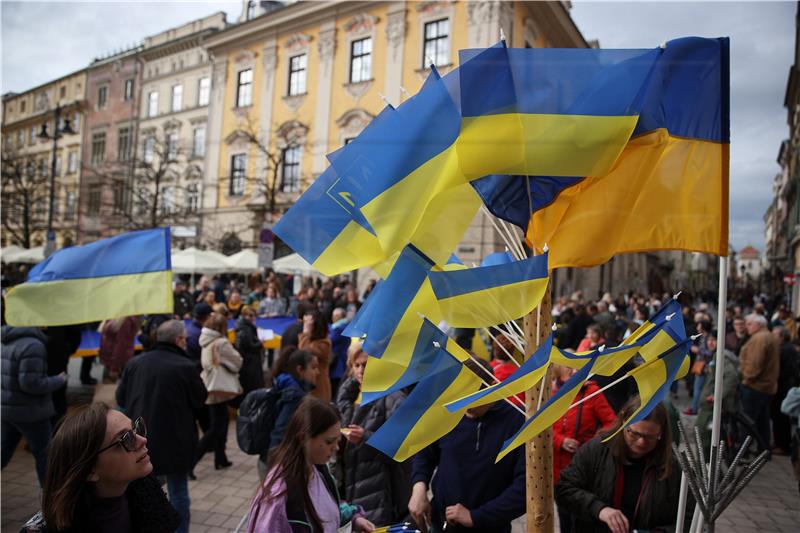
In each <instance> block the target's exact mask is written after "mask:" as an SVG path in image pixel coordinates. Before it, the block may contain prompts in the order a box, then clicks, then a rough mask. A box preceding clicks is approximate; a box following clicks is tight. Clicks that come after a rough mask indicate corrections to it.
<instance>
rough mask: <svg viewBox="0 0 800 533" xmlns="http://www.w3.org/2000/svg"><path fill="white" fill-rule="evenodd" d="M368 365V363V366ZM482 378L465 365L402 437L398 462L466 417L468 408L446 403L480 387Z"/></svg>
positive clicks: (398, 451)
mask: <svg viewBox="0 0 800 533" xmlns="http://www.w3.org/2000/svg"><path fill="white" fill-rule="evenodd" d="M367 366H369V365H367ZM480 385H481V380H480V378H479V377H478V376H476V375H475V374H474V373H473V372H472V371H471V370H470V369H469V368H467V367H466V366H464V367H462V368H461V371H460V372H459V373H458V375H457V376H456V378H455V379H454V380H453V382H452V383H451V384H450V386H449V387H447V389H445V391H444V392H443V393H442V395H441V396H439V398H438V399H437V400H436V401H435V402H434V404H433V405H432V406H431V407H430V408H429V409H428V410H427V411H425V413H424V414H423V415H422V416H421V417H420V419H419V422H417V423H416V425H415V426H414V428H413V430H412V431H411V433H409V434H408V436H407V437H406V438H405V440H403V442H402V444H400V446H399V448H398V449H397V453H396V454H395V455H394V460H395V461H399V462H402V461H405V460H406V459H408V458H409V457H411V456H412V455H414V454H415V453H417V452H419V451H420V450H422V449H423V448H425V447H426V446H428V445H429V444H431V443H432V442H434V441H436V440H437V439H439V438H441V437H442V436H444V435H446V434H447V433H449V432H450V431H451V430H452V429H453V428H454V427H456V425H457V424H458V422H459V420H461V418H462V417H463V416H464V413H465V412H466V408H464V409H461V410H459V411H456V412H455V413H451V412H449V411H448V410H447V409H446V408H445V404H447V403H449V402H452V401H454V400H457V399H458V398H461V397H462V396H466V395H467V394H470V393H472V392H475V391H476V390H478V388H479V387H480Z"/></svg>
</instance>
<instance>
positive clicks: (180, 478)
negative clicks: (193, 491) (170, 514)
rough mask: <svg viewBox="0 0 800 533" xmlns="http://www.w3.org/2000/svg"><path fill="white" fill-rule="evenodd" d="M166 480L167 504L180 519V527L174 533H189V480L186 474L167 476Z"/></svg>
mask: <svg viewBox="0 0 800 533" xmlns="http://www.w3.org/2000/svg"><path fill="white" fill-rule="evenodd" d="M166 478H167V496H169V502H170V503H171V504H172V506H173V507H174V508H175V510H176V511H178V514H179V515H180V517H181V525H180V526H178V529H176V530H175V533H189V522H190V519H191V514H190V512H189V509H190V507H191V500H190V499H189V478H188V475H187V474H168V475H167V476H166Z"/></svg>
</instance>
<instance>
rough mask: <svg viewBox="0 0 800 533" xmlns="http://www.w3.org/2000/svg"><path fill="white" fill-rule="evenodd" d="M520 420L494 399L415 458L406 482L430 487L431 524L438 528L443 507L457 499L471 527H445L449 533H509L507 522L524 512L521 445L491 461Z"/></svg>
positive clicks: (517, 427)
mask: <svg viewBox="0 0 800 533" xmlns="http://www.w3.org/2000/svg"><path fill="white" fill-rule="evenodd" d="M523 422H524V419H523V417H522V415H520V414H519V413H518V412H517V411H515V410H514V409H512V408H511V407H510V406H509V405H508V404H506V403H505V402H498V403H496V404H495V405H494V406H492V408H491V409H489V411H487V412H486V413H485V414H484V415H483V416H482V417H480V418H469V417H467V416H464V418H462V419H461V421H460V422H459V423H458V425H457V426H456V427H455V429H453V431H451V432H450V433H448V434H447V435H445V436H444V437H442V438H441V439H439V440H438V441H436V442H434V443H433V444H431V445H430V446H428V447H427V448H425V449H424V450H422V451H421V452H419V453H418V454H417V455H415V456H414V459H413V463H412V473H411V483H412V485H413V484H415V483H417V482H418V481H424V482H425V483H427V484H428V485H429V486H430V487H431V489H432V491H433V501H432V502H431V519H432V520H433V524H434V525H436V526H439V527H441V525H442V524H443V523H444V522H445V519H444V510H445V508H446V507H448V506H450V505H455V504H457V503H460V504H461V505H463V506H464V507H466V508H467V509H469V510H470V514H471V516H472V522H473V525H474V528H472V529H466V528H461V527H460V526H454V525H448V527H447V532H448V533H450V532H451V531H464V532H467V531H468V532H470V533H504V532H510V531H511V521H512V520H514V519H515V518H517V517H519V516H521V515H522V514H524V513H525V453H524V451H525V447H524V446H521V447H519V448H517V449H515V450H514V451H512V452H511V453H510V454H508V455H507V456H505V457H504V458H503V460H502V461H500V462H499V463H497V464H495V462H494V461H495V459H496V458H497V454H498V452H499V451H500V449H501V448H502V446H503V442H504V441H505V440H506V439H508V438H509V437H511V436H512V435H514V434H515V433H516V432H517V430H518V429H519V428H520V426H522V423H523ZM437 466H438V468H439V469H438V470H437V471H436V475H435V476H434V475H433V472H434V469H435V468H436V467H437ZM432 476H433V482H432V483H431V477H432Z"/></svg>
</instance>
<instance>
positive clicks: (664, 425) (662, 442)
mask: <svg viewBox="0 0 800 533" xmlns="http://www.w3.org/2000/svg"><path fill="white" fill-rule="evenodd" d="M640 405H641V400H640V399H639V396H638V395H636V396H633V397H632V398H631V399H630V400H628V401H627V402H625V405H623V406H622V409H620V411H619V413H618V414H617V420H616V422H615V423H614V425H613V426H612V427H611V428H610V429H609V430H608V431H607V432H604V433H602V435H603V436H604V437H605V436H608V435H612V434H613V433H614V432H615V431H617V430H618V429H619V428H620V427H622V424H624V423H625V421H626V420H628V419H629V418H630V417H631V416H632V415H633V413H634V412H635V411H636V410H637V409H638V408H639V406H640ZM643 420H647V421H649V422H654V423H656V424H658V425H659V427H660V428H661V438H660V439H659V440H658V444H656V447H655V448H654V449H653V451H652V452H650V457H651V461H650V462H651V464H652V465H654V466H655V468H656V471H657V475H658V480H659V481H663V480H664V479H667V478H668V477H669V476H670V475H671V474H672V448H671V445H672V427H671V425H670V422H669V413H668V412H667V408H666V407H664V404H663V403H660V402H659V403H658V404H657V405H656V406H655V407H654V408H653V410H652V411H650V413H649V414H648V415H647V416H645V417H644V418H643V419H642V420H640V422H641V421H643ZM609 446H610V447H611V455H612V456H613V457H614V459H615V460H616V461H617V463H620V462H624V461H626V460H627V455H628V445H627V444H626V443H625V430H624V429H623V430H622V431H620V432H619V433H617V434H616V435H614V437H613V438H612V439H611V442H610V443H609Z"/></svg>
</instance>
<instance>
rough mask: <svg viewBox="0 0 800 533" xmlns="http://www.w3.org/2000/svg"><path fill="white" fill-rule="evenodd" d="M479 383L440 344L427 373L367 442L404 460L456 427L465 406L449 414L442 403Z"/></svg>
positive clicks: (462, 393)
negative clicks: (431, 366)
mask: <svg viewBox="0 0 800 533" xmlns="http://www.w3.org/2000/svg"><path fill="white" fill-rule="evenodd" d="M372 362H373V361H370V362H368V363H367V368H369V365H370V364H372ZM480 385H481V379H480V378H479V377H478V376H476V375H475V374H474V373H473V372H472V371H471V370H470V369H469V368H468V367H467V366H465V365H462V364H461V362H459V361H458V360H457V359H456V358H455V357H453V356H452V355H451V354H450V353H448V351H447V350H446V349H445V347H444V346H443V347H442V348H440V349H437V355H436V361H435V362H434V364H433V368H432V370H431V371H430V373H429V374H428V375H427V376H426V377H425V378H424V379H423V380H421V381H420V382H419V383H417V386H416V387H414V390H413V391H412V392H411V394H409V396H408V398H406V400H405V401H404V402H403V404H402V405H401V406H400V407H399V408H398V410H397V411H395V413H394V414H393V415H392V417H391V418H389V420H387V421H386V423H384V424H383V425H382V426H381V427H380V428H379V429H378V431H376V432H375V433H374V434H373V435H372V437H370V439H369V440H368V441H367V444H369V445H370V446H372V447H373V448H375V449H377V450H380V451H381V452H383V453H384V454H386V455H387V456H389V457H391V458H392V459H394V460H395V461H405V460H406V459H408V458H409V457H411V456H412V455H414V454H415V453H417V452H419V451H420V450H422V449H424V448H425V447H426V446H428V445H429V444H431V443H432V442H434V441H436V440H437V439H439V438H441V437H442V436H444V435H446V434H447V433H448V432H450V431H451V430H452V429H453V428H454V427H456V424H458V422H459V420H461V417H463V416H464V413H465V412H466V408H465V409H462V410H460V411H457V412H455V413H451V412H450V411H448V410H447V409H446V408H445V407H444V405H445V404H446V403H449V402H451V401H453V400H455V399H457V398H460V397H462V396H464V395H466V394H469V393H471V392H474V391H476V390H478V388H479V387H480Z"/></svg>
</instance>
